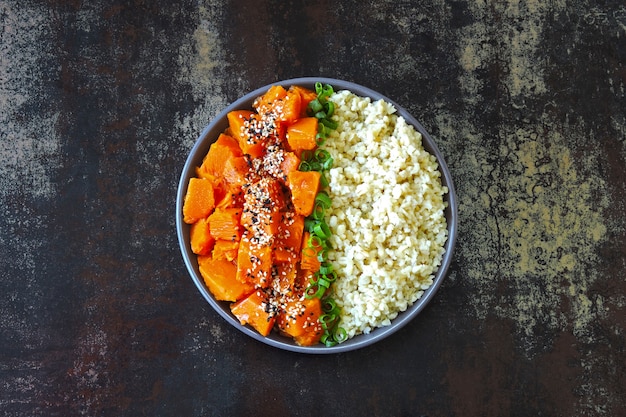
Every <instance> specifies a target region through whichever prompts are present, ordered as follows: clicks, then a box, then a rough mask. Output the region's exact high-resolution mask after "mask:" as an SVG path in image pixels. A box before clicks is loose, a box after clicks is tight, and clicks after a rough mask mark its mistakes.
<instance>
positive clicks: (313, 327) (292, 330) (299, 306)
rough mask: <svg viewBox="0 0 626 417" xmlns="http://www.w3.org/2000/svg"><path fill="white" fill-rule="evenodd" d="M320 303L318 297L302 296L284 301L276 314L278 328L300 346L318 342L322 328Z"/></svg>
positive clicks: (322, 331)
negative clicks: (283, 304) (283, 306)
mask: <svg viewBox="0 0 626 417" xmlns="http://www.w3.org/2000/svg"><path fill="white" fill-rule="evenodd" d="M321 315H322V303H321V301H320V299H319V298H311V299H307V298H304V299H302V300H300V299H298V300H293V301H290V302H288V303H286V306H285V308H284V310H283V311H281V312H280V313H279V314H278V318H277V321H276V325H277V327H278V329H279V330H280V331H281V332H282V333H283V334H286V335H288V336H290V337H293V338H294V340H295V341H296V343H298V344H299V345H301V346H311V345H313V344H316V343H318V342H319V340H320V338H321V337H322V334H323V333H324V330H323V328H322V325H321V324H320V322H319V317H320V316H321Z"/></svg>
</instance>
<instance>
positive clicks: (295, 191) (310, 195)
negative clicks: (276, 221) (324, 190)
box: [287, 171, 322, 217]
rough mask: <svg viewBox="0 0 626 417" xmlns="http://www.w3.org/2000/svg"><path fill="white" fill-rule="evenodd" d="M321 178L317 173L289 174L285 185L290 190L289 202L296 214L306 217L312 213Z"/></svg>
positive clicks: (296, 172) (298, 172) (300, 172)
mask: <svg viewBox="0 0 626 417" xmlns="http://www.w3.org/2000/svg"><path fill="white" fill-rule="evenodd" d="M321 176H322V174H320V173H319V172H317V171H306V172H302V171H295V172H291V173H289V175H288V177H287V185H288V186H289V189H290V190H291V202H292V203H293V206H294V209H295V211H296V213H298V214H300V215H302V216H304V217H306V216H309V215H310V214H311V213H312V212H313V207H314V206H315V197H316V196H317V192H318V191H319V187H320V178H321Z"/></svg>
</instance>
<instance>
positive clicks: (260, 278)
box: [237, 233, 273, 288]
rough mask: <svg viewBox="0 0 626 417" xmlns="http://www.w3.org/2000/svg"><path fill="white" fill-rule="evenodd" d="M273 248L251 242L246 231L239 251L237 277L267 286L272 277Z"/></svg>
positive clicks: (257, 284) (243, 280)
mask: <svg viewBox="0 0 626 417" xmlns="http://www.w3.org/2000/svg"><path fill="white" fill-rule="evenodd" d="M272 265H273V262H272V248H271V246H268V245H258V244H255V243H251V242H250V237H249V234H248V233H245V234H244V236H243V238H242V239H241V241H240V242H239V250H238V251H237V279H238V280H239V281H241V282H248V283H251V284H254V285H256V286H258V287H260V288H267V287H269V286H270V284H271V278H272Z"/></svg>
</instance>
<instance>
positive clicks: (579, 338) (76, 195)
mask: <svg viewBox="0 0 626 417" xmlns="http://www.w3.org/2000/svg"><path fill="white" fill-rule="evenodd" d="M624 39H626V6H624V4H623V2H622V1H606V2H587V1H582V0H573V1H570V2H565V1H554V2H545V4H544V2H537V1H527V2H522V1H489V2H481V1H479V2H474V1H455V2H448V1H443V0H428V1H400V2H396V1H358V2H357V1H344V2H328V1H321V2H314V3H311V2H298V1H286V2H277V1H274V2H269V1H254V2H253V1H240V2H228V1H217V0H216V1H181V2H177V3H176V4H171V2H168V1H161V0H157V1H150V2H148V1H141V0H136V1H126V2H119V1H117V2H107V1H92V2H80V1H75V0H74V1H72V0H67V1H63V0H56V1H48V2H42V1H35V0H20V1H16V0H8V1H0V210H1V216H0V294H1V295H0V413H1V414H2V415H5V416H20V417H21V416H55V415H59V416H67V415H89V416H105V415H106V416H109V415H133V416H136V415H311V414H313V413H315V412H317V413H322V411H320V410H326V411H324V413H326V414H329V415H346V416H348V415H363V416H365V415H377V416H387V415H394V416H401V415H404V416H409V415H411V416H415V415H427V416H444V415H446V416H448V415H456V416H506V415H510V416H528V415H533V416H535V415H545V416H557V415H559V416H618V415H626V392H625V388H624V387H626V367H625V365H624V364H625V361H626V355H625V341H624V330H625V327H626V311H625V310H626V282H625V277H626V221H625V220H624V218H625V216H624V213H625V212H626V210H625V201H626V183H625V181H624V168H625V166H626V163H625V162H626V161H625V160H626V111H625V109H626V95H625V88H626V43H625V40H624ZM310 75H313V76H315V75H319V76H326V77H334V78H343V79H346V80H350V81H354V82H357V83H360V84H363V85H366V86H368V87H371V88H373V89H375V90H378V91H380V92H381V93H383V94H385V95H386V96H388V97H391V98H393V99H394V100H395V101H397V102H398V103H400V104H401V105H403V106H405V107H406V108H407V109H409V110H410V111H411V112H412V113H413V114H414V115H415V116H416V117H417V118H418V119H419V120H420V121H421V122H422V123H423V124H424V126H425V127H426V128H427V129H428V130H429V131H430V132H431V133H432V135H433V137H434V138H435V140H436V141H437V143H438V145H439V147H440V148H441V150H442V151H443V153H444V154H445V155H446V158H447V162H448V165H449V166H450V168H451V170H452V173H453V175H454V177H455V178H456V187H457V192H458V197H459V200H460V204H461V206H460V219H461V226H460V235H459V239H458V243H457V252H456V256H455V262H454V264H453V266H452V268H451V270H450V273H449V276H448V278H447V280H446V281H445V283H444V285H443V287H442V288H441V290H440V292H439V293H438V294H437V297H436V298H435V300H434V302H433V303H432V304H431V305H429V307H428V308H427V309H426V310H425V311H424V312H423V313H422V314H421V315H420V316H419V317H418V318H417V319H416V320H415V321H413V322H412V323H411V324H410V325H409V326H408V327H406V328H404V329H403V330H401V331H400V332H399V333H397V334H395V335H393V336H392V337H390V338H389V339H386V340H384V341H383V342H381V343H379V344H377V345H374V346H372V347H368V348H365V349H362V350H359V351H355V352H351V353H345V354H339V355H336V356H324V357H317V356H305V355H300V354H294V353H289V352H283V351H280V350H276V349H274V348H271V347H268V346H265V345H263V344H261V343H258V342H256V341H253V340H251V339H249V338H247V337H245V336H244V335H243V334H241V333H240V332H238V331H237V330H235V329H233V328H231V327H230V326H228V325H226V324H225V323H224V322H223V321H222V320H221V319H220V317H219V316H218V315H217V314H215V313H214V312H213V311H212V310H210V308H209V306H208V304H206V302H204V300H203V299H202V298H201V297H200V296H199V295H198V293H197V291H196V290H195V288H194V287H193V284H192V282H191V280H190V279H189V278H188V276H187V273H186V271H185V269H184V265H183V263H182V260H181V257H180V255H179V251H178V246H177V242H176V236H175V230H174V213H173V209H174V201H175V193H176V186H177V181H178V176H179V173H180V170H181V169H182V166H183V163H184V160H185V158H186V154H187V152H188V151H189V150H190V148H191V147H192V145H193V143H194V141H195V139H196V137H197V136H198V134H199V133H200V131H201V130H202V128H203V126H204V125H206V124H207V123H208V122H209V120H211V118H212V117H213V116H214V115H216V114H217V113H218V112H219V111H220V110H221V109H222V108H223V107H224V106H226V105H227V104H228V103H229V102H231V101H233V100H234V99H236V98H237V97H239V96H241V95H243V94H244V93H246V92H248V91H250V90H252V89H254V88H256V87H259V86H261V85H265V84H268V83H271V82H273V81H275V80H278V79H286V78H293V77H298V76H310Z"/></svg>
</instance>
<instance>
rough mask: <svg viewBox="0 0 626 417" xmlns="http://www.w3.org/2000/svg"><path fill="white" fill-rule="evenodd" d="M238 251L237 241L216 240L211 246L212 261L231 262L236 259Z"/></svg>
mask: <svg viewBox="0 0 626 417" xmlns="http://www.w3.org/2000/svg"><path fill="white" fill-rule="evenodd" d="M238 251H239V241H234V242H233V241H232V240H221V239H220V240H216V241H215V243H214V245H213V259H220V260H225V261H228V262H233V261H234V260H236V259H237V252H238Z"/></svg>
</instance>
